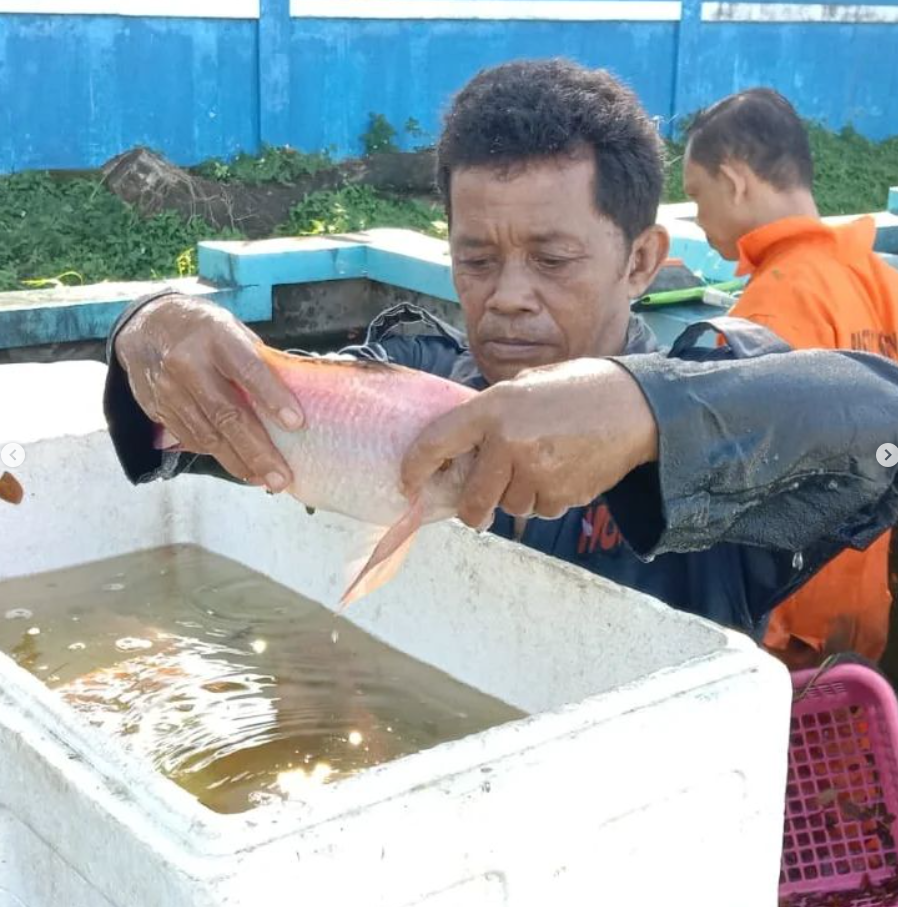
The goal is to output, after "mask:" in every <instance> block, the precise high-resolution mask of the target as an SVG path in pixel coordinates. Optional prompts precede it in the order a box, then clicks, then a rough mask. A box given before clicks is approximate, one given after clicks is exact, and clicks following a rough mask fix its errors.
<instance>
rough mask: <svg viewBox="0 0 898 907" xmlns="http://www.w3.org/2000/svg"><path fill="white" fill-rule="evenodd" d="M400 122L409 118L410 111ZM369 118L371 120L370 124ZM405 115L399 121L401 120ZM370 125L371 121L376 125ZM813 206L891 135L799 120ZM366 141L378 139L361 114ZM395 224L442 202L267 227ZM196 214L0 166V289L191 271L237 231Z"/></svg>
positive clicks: (220, 173) (226, 166)
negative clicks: (204, 246) (8, 172)
mask: <svg viewBox="0 0 898 907" xmlns="http://www.w3.org/2000/svg"><path fill="white" fill-rule="evenodd" d="M410 122H411V121H410ZM376 127H377V128H376ZM410 128H411V127H410V126H409V125H408V124H407V125H406V131H410ZM378 129H379V130H380V131H377V130H378ZM809 129H810V136H811V147H812V149H813V153H814V162H815V168H816V175H817V178H816V183H815V194H816V197H817V202H818V205H819V207H820V210H821V213H822V214H824V215H826V214H852V213H859V212H864V211H877V210H881V209H882V208H883V207H884V204H885V201H886V197H887V194H888V190H889V187H890V186H895V185H898V136H896V137H895V138H891V139H888V140H886V141H884V142H871V141H870V140H869V139H865V138H864V137H863V136H861V135H859V134H858V133H857V132H855V131H854V130H853V129H843V130H842V131H840V132H838V133H834V132H830V131H828V130H826V129H823V128H822V127H821V126H817V125H813V124H812V125H810V126H809ZM370 132H371V135H370V136H368V138H369V139H370V142H371V143H377V142H379V143H380V144H383V142H384V141H386V138H385V136H384V135H381V132H383V129H382V124H379V123H378V121H377V120H376V118H372V127H371V130H370ZM667 151H668V172H667V179H666V184H665V189H664V201H666V202H675V201H683V200H684V196H683V190H682V155H683V145H682V143H681V142H676V141H674V142H669V143H668V145H667ZM332 164H333V162H332V161H331V158H330V157H329V155H328V154H326V153H322V154H302V153H300V152H297V151H293V150H291V149H288V148H280V149H278V148H265V149H263V151H262V152H261V153H260V154H258V155H245V154H244V155H239V156H238V157H236V158H235V159H234V160H233V161H230V162H227V163H226V162H224V161H220V160H213V161H207V162H206V163H204V164H203V165H201V166H200V167H197V168H195V169H194V171H193V172H194V173H200V174H202V175H204V176H206V177H207V178H211V179H217V180H221V181H226V182H243V183H247V184H252V185H259V184H262V183H272V182H280V183H288V184H289V183H292V182H294V181H296V180H297V179H299V178H301V177H303V176H307V175H309V174H311V173H315V172H317V171H318V170H320V169H322V168H325V167H329V166H332ZM373 227H402V228H407V229H412V230H418V231H420V232H422V233H427V234H429V235H431V236H440V237H445V235H446V223H445V212H444V211H443V208H442V206H441V205H439V204H438V203H437V202H427V201H422V200H417V199H408V198H400V197H396V196H391V195H387V194H385V193H381V192H377V191H376V190H374V189H372V188H371V187H370V186H362V185H352V186H346V187H344V188H342V189H339V190H335V191H325V192H316V193H313V194H311V195H309V196H308V197H307V198H306V199H305V200H304V201H303V202H302V203H300V204H299V205H297V206H296V207H295V208H293V210H292V211H291V213H290V216H289V218H288V220H287V221H286V222H285V223H284V224H282V225H281V226H280V227H279V228H278V230H277V232H278V234H279V235H282V236H308V235H319V234H328V233H344V232H353V231H358V230H365V229H369V228H373ZM238 238H240V235H239V234H238V233H236V232H234V231H215V230H214V229H212V228H211V227H210V226H209V225H208V224H207V223H205V222H203V221H201V220H198V219H193V220H190V221H184V220H183V219H182V218H181V217H179V216H178V215H177V214H175V213H172V212H166V213H162V214H158V215H156V216H154V217H149V218H144V217H141V216H140V215H139V214H138V213H137V212H136V211H135V210H134V209H133V208H131V207H130V206H129V205H127V204H125V203H124V202H123V201H121V200H120V199H119V198H117V197H116V196H115V195H113V194H112V193H111V192H109V191H108V190H107V189H106V188H105V187H104V185H103V183H102V181H101V180H100V178H99V176H98V177H96V178H91V177H87V178H84V177H82V178H77V179H57V178H54V177H51V176H50V175H48V174H46V173H36V172H28V173H20V174H14V175H12V176H5V177H0V290H13V289H21V288H23V287H25V286H30V285H32V284H31V283H29V282H31V281H38V282H40V281H51V282H52V281H53V280H56V281H58V282H61V283H77V282H84V283H94V282H98V281H102V280H147V279H153V280H158V279H165V278H169V277H174V276H187V275H190V274H193V273H195V267H196V255H195V248H196V244H197V242H198V241H200V240H203V239H238Z"/></svg>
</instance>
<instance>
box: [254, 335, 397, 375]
mask: <svg viewBox="0 0 898 907" xmlns="http://www.w3.org/2000/svg"><path fill="white" fill-rule="evenodd" d="M258 350H259V355H260V356H261V357H262V358H263V359H264V360H265V361H266V362H267V363H268V365H269V366H271V367H272V368H274V369H275V370H277V369H278V368H286V369H292V368H297V367H300V368H305V367H306V366H312V367H325V366H331V367H333V368H345V367H347V366H348V367H351V368H366V369H371V370H372V371H391V372H407V371H410V369H408V368H407V367H406V366H404V365H397V364H396V363H394V362H383V361H382V360H380V359H363V358H361V357H359V358H357V357H355V356H348V355H342V354H339V353H327V354H325V355H316V354H314V353H306V352H304V351H302V350H291V351H289V352H288V351H285V350H276V349H275V348H274V347H271V346H268V345H267V344H265V343H261V342H260V343H259V344H258Z"/></svg>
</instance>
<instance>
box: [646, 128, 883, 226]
mask: <svg viewBox="0 0 898 907" xmlns="http://www.w3.org/2000/svg"><path fill="white" fill-rule="evenodd" d="M806 125H807V128H808V135H809V138H810V143H811V154H812V155H813V158H814V171H815V179H814V197H815V198H816V200H817V207H818V208H819V209H820V213H821V214H822V215H824V216H827V215H831V214H860V213H863V212H866V211H881V210H882V208H883V206H884V205H885V201H886V198H887V197H888V194H889V188H890V186H895V185H898V136H893V137H892V138H889V139H886V140H885V141H882V142H874V141H871V140H870V139H867V138H864V136H862V135H860V134H859V133H858V132H856V131H855V130H854V129H852V128H850V127H848V128H845V129H842V130H841V131H839V132H832V131H830V130H828V129H826V128H825V127H824V126H822V125H821V124H819V123H813V122H808V123H807V124H806ZM666 145H667V159H668V167H667V173H666V181H665V187H664V201H666V202H679V201H684V200H685V198H686V196H685V195H684V194H683V153H684V151H685V143H684V141H683V137H682V135H681V136H679V137H678V138H677V139H676V140H673V141H669V142H667V143H666Z"/></svg>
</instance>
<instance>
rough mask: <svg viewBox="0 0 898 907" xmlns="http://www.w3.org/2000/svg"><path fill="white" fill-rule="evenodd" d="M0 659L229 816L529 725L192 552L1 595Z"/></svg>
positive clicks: (152, 556) (281, 592)
mask: <svg viewBox="0 0 898 907" xmlns="http://www.w3.org/2000/svg"><path fill="white" fill-rule="evenodd" d="M422 631H423V628H422ZM0 650H2V651H4V652H6V653H7V654H9V655H11V656H12V657H13V658H14V659H15V660H16V661H17V662H18V663H19V664H20V665H22V667H24V668H27V669H28V670H29V671H31V672H32V673H34V674H36V675H37V676H38V677H40V678H41V679H42V680H44V681H45V682H46V683H47V685H48V686H50V687H51V688H52V689H54V690H56V691H57V692H58V693H59V694H60V695H61V696H64V697H65V698H66V700H67V701H68V702H69V703H71V705H72V706H73V707H74V708H76V709H77V710H78V711H80V712H82V713H83V714H84V716H85V718H86V719H87V720H88V721H90V722H91V723H92V724H94V725H96V726H98V727H100V728H102V729H104V730H105V731H106V732H108V733H110V734H113V735H115V736H117V737H119V738H121V741H122V743H123V745H124V746H125V747H126V748H127V749H130V750H131V751H133V752H136V753H137V754H139V755H140V756H141V757H143V758H146V759H148V760H151V762H152V764H153V765H154V766H155V767H156V768H157V769H159V770H160V771H162V772H163V773H164V774H166V775H167V776H168V777H170V778H171V779H173V780H174V781H176V782H177V783H178V784H180V785H181V786H182V787H184V788H185V789H187V790H188V791H190V792H191V793H192V794H193V795H194V796H196V797H197V798H198V799H199V800H200V801H201V802H202V803H204V804H206V805H207V806H209V807H210V808H211V809H214V810H216V811H218V812H240V811H242V810H246V809H250V808H252V807H253V806H254V805H257V804H260V803H264V802H267V801H269V800H271V799H280V798H285V797H290V796H301V795H302V792H303V790H305V789H307V787H308V786H309V785H315V784H322V783H327V782H329V781H333V780H334V779H336V778H339V777H342V776H345V775H348V774H352V773H354V772H358V771H360V770H362V769H364V768H367V767H369V766H372V765H376V764H378V763H382V762H386V761H389V760H390V759H395V758H397V757H398V756H402V755H406V754H408V753H413V752H417V751H419V750H422V749H426V748H427V747H431V746H434V745H436V744H438V743H441V742H444V741H447V740H454V739H458V738H461V737H464V736H467V735H469V734H472V733H476V732H479V731H481V730H483V729H485V728H488V727H492V726H494V725H497V724H501V723H503V722H506V721H510V720H513V719H516V718H518V717H520V716H521V713H520V712H518V711H517V710H515V709H512V708H511V707H509V706H507V705H505V704H504V703H502V702H500V701H498V700H495V699H493V698H491V697H488V696H485V695H483V694H482V693H480V692H479V691H477V690H474V689H472V688H470V687H468V686H465V685H464V684H461V683H458V682H457V681H455V680H453V679H452V678H451V677H449V676H448V675H446V674H443V673H442V672H440V671H437V670H435V669H433V668H431V667H429V666H427V665H424V664H421V663H420V662H418V661H416V660H414V659H412V658H409V657H408V656H407V655H404V654H402V653H400V652H398V651H396V650H395V649H392V648H390V647H389V646H385V645H384V644H383V643H380V642H378V641H377V640H375V639H373V638H372V637H371V636H369V635H368V634H367V633H364V632H363V631H361V630H359V629H357V628H355V627H354V626H353V625H352V624H351V623H349V622H348V621H346V620H343V619H341V618H339V617H337V616H335V615H334V614H333V613H332V612H331V611H329V610H328V609H326V608H324V607H322V606H321V605H318V604H316V603H314V602H312V601H309V600H308V599H306V598H303V597H302V596H300V595H297V594H296V593H294V592H291V591H290V590H288V589H285V588H284V587H282V586H279V585H277V584H276V583H273V582H271V581H270V580H268V579H266V578H264V577H262V576H260V575H258V574H256V573H253V572H252V571H250V570H247V569H246V568H245V567H242V566H240V565H239V564H236V563H234V562H232V561H229V560H226V559H224V558H220V557H217V556H215V555H212V554H210V553H208V552H206V551H204V550H202V549H200V548H197V547H193V546H176V547H169V548H161V549H156V550H153V551H147V552H142V553H139V554H134V555H129V556H126V557H121V558H115V559H110V560H107V561H103V562H101V563H95V564H89V565H85V566H82V567H77V568H74V569H70V570H64V571H57V572H54V573H45V574H42V575H40V576H36V577H30V578H27V579H21V580H7V581H5V582H0Z"/></svg>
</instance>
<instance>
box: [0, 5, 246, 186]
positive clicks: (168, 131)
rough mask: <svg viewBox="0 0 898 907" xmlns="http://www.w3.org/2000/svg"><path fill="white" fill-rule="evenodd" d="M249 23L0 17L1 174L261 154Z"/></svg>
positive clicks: (155, 19) (102, 17) (209, 20)
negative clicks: (146, 151) (151, 157)
mask: <svg viewBox="0 0 898 907" xmlns="http://www.w3.org/2000/svg"><path fill="white" fill-rule="evenodd" d="M258 123H259V113H258V42H257V23H256V22H250V21H233V20H211V19H157V18H152V19H140V18H124V17H116V16H31V15H6V16H0V136H2V140H0V171H9V170H21V169H26V168H32V167H34V168H42V167H50V168H57V167H58V168H68V167H74V168H79V167H93V166H96V165H98V164H102V163H103V162H104V161H106V160H108V159H109V158H110V157H112V156H114V155H116V154H119V153H120V152H122V151H124V150H127V149H128V148H131V147H133V146H134V145H140V144H143V145H149V146H150V147H153V148H156V149H158V150H160V151H162V152H164V153H165V154H166V155H167V156H168V157H169V158H171V159H172V160H174V161H176V162H178V163H195V162H197V161H199V160H201V159H204V158H207V157H210V156H214V155H231V154H233V153H235V152H237V151H239V150H241V149H249V150H253V149H255V148H256V147H257V145H258Z"/></svg>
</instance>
